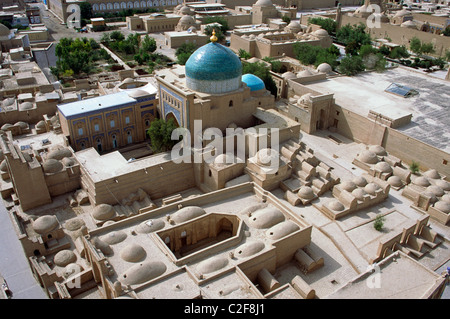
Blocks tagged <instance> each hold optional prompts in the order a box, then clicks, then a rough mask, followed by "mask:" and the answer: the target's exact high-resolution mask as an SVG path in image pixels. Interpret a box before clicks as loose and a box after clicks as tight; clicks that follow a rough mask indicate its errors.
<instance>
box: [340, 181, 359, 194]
mask: <svg viewBox="0 0 450 319" xmlns="http://www.w3.org/2000/svg"><path fill="white" fill-rule="evenodd" d="M356 187H357V186H356V184H355V183H354V182H353V181H344V182H342V183H341V188H342V189H345V190H346V191H347V192H352V191H353V190H354V189H355V188H356Z"/></svg>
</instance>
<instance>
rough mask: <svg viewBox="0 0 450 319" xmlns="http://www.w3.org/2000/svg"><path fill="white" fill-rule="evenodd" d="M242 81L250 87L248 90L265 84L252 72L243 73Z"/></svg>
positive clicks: (256, 88) (262, 87)
mask: <svg viewBox="0 0 450 319" xmlns="http://www.w3.org/2000/svg"><path fill="white" fill-rule="evenodd" d="M242 82H244V83H245V84H247V86H248V87H249V88H250V91H252V92H253V91H259V90H262V89H265V88H266V86H265V85H264V81H263V80H261V79H260V78H259V77H257V76H256V75H253V74H244V75H243V76H242Z"/></svg>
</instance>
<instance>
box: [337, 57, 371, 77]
mask: <svg viewBox="0 0 450 319" xmlns="http://www.w3.org/2000/svg"><path fill="white" fill-rule="evenodd" d="M364 69H365V68H364V62H363V60H362V58H361V57H360V56H358V55H347V56H346V57H344V58H343V59H342V60H341V63H340V64H339V67H338V70H339V72H340V73H342V74H345V75H348V76H353V75H356V74H358V73H359V72H362V71H364Z"/></svg>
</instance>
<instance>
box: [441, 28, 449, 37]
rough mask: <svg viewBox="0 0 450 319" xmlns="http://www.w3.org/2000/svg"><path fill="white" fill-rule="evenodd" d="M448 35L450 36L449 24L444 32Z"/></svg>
mask: <svg viewBox="0 0 450 319" xmlns="http://www.w3.org/2000/svg"><path fill="white" fill-rule="evenodd" d="M442 34H443V35H445V36H446V37H450V26H447V27H446V28H445V30H444V31H443V32H442Z"/></svg>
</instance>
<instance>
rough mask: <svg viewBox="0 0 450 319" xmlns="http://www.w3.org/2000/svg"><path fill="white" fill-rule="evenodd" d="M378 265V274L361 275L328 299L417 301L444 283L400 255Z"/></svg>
mask: <svg viewBox="0 0 450 319" xmlns="http://www.w3.org/2000/svg"><path fill="white" fill-rule="evenodd" d="M378 266H379V271H380V272H379V273H376V272H375V274H372V273H371V272H370V271H368V272H366V273H363V274H362V275H361V276H358V277H357V278H355V279H354V280H352V281H351V282H349V283H348V284H347V285H345V286H344V287H342V288H341V289H339V290H337V291H336V292H335V293H333V294H331V295H330V296H328V298H330V299H336V298H337V299H346V298H354V297H355V296H358V298H359V299H392V298H393V299H397V298H402V299H419V298H422V296H424V295H425V294H426V293H427V292H429V291H430V290H432V289H433V288H435V285H436V283H438V282H439V281H442V280H444V279H443V278H442V277H441V276H439V275H438V274H436V273H435V272H433V271H431V270H429V269H427V268H426V267H424V266H422V265H421V264H419V263H417V262H415V261H414V260H413V259H412V258H411V257H408V256H407V255H405V254H403V253H402V252H396V253H395V254H392V255H391V256H389V258H387V259H386V260H384V261H383V262H382V263H379V264H378ZM377 275H379V277H378V281H377V279H376V276H377ZM371 276H372V278H371ZM383 283H384V285H383ZM383 286H384V289H383Z"/></svg>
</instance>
